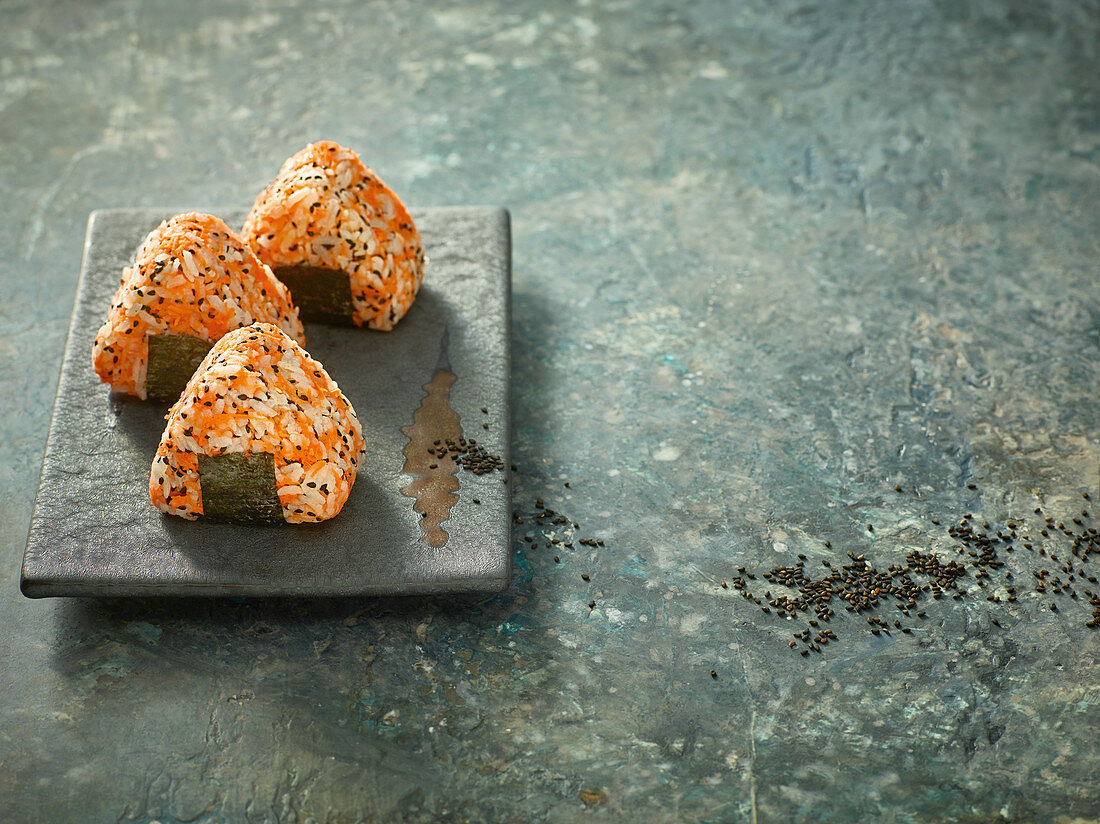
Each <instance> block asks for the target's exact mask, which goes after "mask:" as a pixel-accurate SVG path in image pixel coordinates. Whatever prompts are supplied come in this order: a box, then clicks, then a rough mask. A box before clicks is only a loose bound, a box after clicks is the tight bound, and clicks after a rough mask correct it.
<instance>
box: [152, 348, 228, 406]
mask: <svg viewBox="0 0 1100 824" xmlns="http://www.w3.org/2000/svg"><path fill="white" fill-rule="evenodd" d="M147 340H148V342H149V362H148V366H147V368H146V371H145V395H146V397H148V398H150V399H151V400H155V401H166V402H168V403H175V402H176V401H177V400H179V396H180V395H181V394H182V393H183V390H184V388H185V387H186V386H187V382H188V381H189V380H191V376H192V375H193V374H195V370H196V369H198V368H199V364H201V363H202V359H203V358H205V357H206V353H207V352H209V351H210V349H211V348H212V347H213V346H214V344H212V343H210V342H208V341H205V340H202V339H201V338H196V337H192V336H191V335H170V334H162V335H149V336H148V337H147Z"/></svg>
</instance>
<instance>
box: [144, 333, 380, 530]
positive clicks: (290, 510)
mask: <svg viewBox="0 0 1100 824" xmlns="http://www.w3.org/2000/svg"><path fill="white" fill-rule="evenodd" d="M362 449H363V429H362V427H361V426H360V424H359V420H358V419H357V418H356V417H355V410H353V409H352V407H351V404H350V403H348V400H347V398H345V397H344V395H343V394H342V393H341V392H340V388H339V387H338V386H337V385H336V382H335V381H333V380H332V378H330V377H329V376H328V374H327V373H326V372H325V370H324V367H322V366H321V364H319V363H318V362H317V361H315V360H313V359H312V358H311V357H310V356H309V354H308V353H307V352H305V350H303V349H302V348H301V347H300V346H298V344H296V343H295V342H294V341H293V340H291V339H290V338H289V337H287V336H286V335H285V334H283V332H281V331H280V330H279V329H278V328H277V327H275V326H273V325H271V324H267V323H257V324H254V325H252V326H249V327H247V328H245V329H238V330H236V331H234V332H230V333H229V334H228V335H226V336H225V337H223V338H222V339H221V340H220V341H218V343H217V344H216V345H215V346H214V348H213V349H211V350H210V353H209V354H208V355H207V356H206V359H205V360H203V362H202V365H201V366H200V367H199V369H198V371H196V372H195V374H194V376H193V377H192V378H191V381H190V382H189V383H188V384H187V388H186V389H185V390H184V392H183V394H182V395H181V396H180V399H179V401H177V403H176V405H175V406H173V407H172V409H171V411H170V412H169V414H168V425H167V426H166V427H165V429H164V435H163V436H162V437H161V440H160V447H159V448H158V449H157V456H156V458H155V459H154V460H153V466H152V471H151V472H150V475H149V496H150V499H151V500H152V502H153V505H154V506H156V507H157V508H158V509H160V510H162V511H164V512H168V513H171V514H172V515H179V516H181V517H183V518H190V519H193V518H196V517H198V516H200V515H204V514H205V515H206V516H207V517H213V518H216V519H219V520H257V521H269V520H285V521H289V522H290V523H304V522H310V521H323V520H325V519H327V518H332V517H333V516H335V515H336V514H337V513H338V512H339V511H340V508H341V507H342V506H343V505H344V502H345V501H346V500H347V497H348V493H350V492H351V487H352V484H353V483H355V473H356V468H357V466H358V463H359V455H360V453H361V452H362Z"/></svg>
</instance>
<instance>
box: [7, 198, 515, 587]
mask: <svg viewBox="0 0 1100 824" xmlns="http://www.w3.org/2000/svg"><path fill="white" fill-rule="evenodd" d="M215 214H219V215H220V216H221V217H223V218H224V219H225V220H226V221H227V222H228V223H229V224H230V225H231V226H236V227H239V226H240V225H241V223H242V222H243V220H244V212H243V211H240V210H234V211H228V212H215ZM412 214H413V218H414V219H415V221H416V224H417V226H418V227H419V228H420V230H421V234H422V236H423V240H424V247H425V250H426V252H427V255H428V258H429V264H428V269H427V275H426V277H425V281H424V285H423V287H422V289H421V292H420V295H419V297H418V298H417V300H416V303H415V304H413V306H412V308H411V309H410V310H409V313H408V315H406V317H405V318H404V320H402V321H401V322H400V323H399V324H398V326H397V328H396V329H395V330H394V331H392V332H388V333H385V332H372V331H367V330H362V329H355V328H345V327H334V326H321V325H317V324H307V325H306V349H307V350H308V351H309V352H310V354H311V355H313V357H315V358H316V359H317V360H319V361H321V363H323V364H324V365H325V368H326V369H327V370H328V372H329V374H330V375H332V377H333V378H334V379H335V380H336V381H337V383H339V384H340V387H341V389H342V390H343V391H344V394H345V395H347V397H348V399H349V400H350V401H351V403H352V405H353V406H354V407H355V410H356V412H357V414H358V416H359V419H360V421H361V422H362V424H363V434H364V437H365V440H366V444H367V447H366V454H365V455H364V458H363V462H362V465H361V467H360V470H359V476H358V479H357V480H356V482H355V486H354V487H353V489H352V492H351V496H350V497H349V499H348V502H347V503H346V504H345V506H344V509H343V511H342V512H341V513H340V514H339V515H338V516H337V517H336V518H334V519H332V520H330V521H326V522H324V523H321V524H303V525H290V524H279V525H273V526H253V525H235V524H221V523H204V522H201V521H186V520H183V519H180V518H175V517H172V516H168V515H163V514H162V513H160V512H159V511H157V510H156V509H154V508H153V507H152V505H151V504H150V503H149V495H148V479H149V467H150V463H151V461H152V458H153V455H154V453H155V451H156V447H157V443H158V442H159V440H160V435H161V431H162V429H163V426H164V415H165V412H166V411H167V410H166V407H165V406H164V405H159V404H153V403H146V402H142V401H139V400H137V399H131V398H128V397H122V396H118V395H113V394H111V393H110V392H109V390H108V388H107V387H106V386H105V385H104V384H101V383H100V382H99V380H98V379H97V378H96V375H95V373H94V372H93V371H92V365H91V351H92V341H93V339H94V337H95V333H96V331H97V330H98V329H99V326H100V324H101V323H102V320H103V318H104V317H105V316H106V313H107V309H108V306H109V305H110V302H111V300H112V298H113V296H114V292H115V289H116V288H117V287H118V281H119V276H120V273H121V270H122V267H123V266H125V265H128V264H129V263H130V262H132V259H133V254H134V252H135V251H136V249H137V247H138V245H140V243H141V241H142V240H143V238H144V237H145V235H146V234H147V233H148V232H149V231H150V230H151V229H153V228H154V227H155V226H156V225H157V224H158V223H159V222H160V221H161V220H163V219H165V218H167V217H169V216H170V215H171V213H170V212H165V211H164V210H151V209H112V210H106V211H99V212H95V213H93V214H92V216H91V218H90V220H89V223H88V235H87V239H86V243H85V248H84V262H83V266H82V271H81V276H80V285H79V287H78V289H77V297H76V306H75V308H74V310H73V318H72V322H71V325H70V328H69V339H68V344H67V345H66V348H65V358H64V362H63V364H62V368H61V377H60V380H59V383H58V390H57V400H56V402H55V405H54V410H53V419H52V421H51V423H50V434H49V440H48V442H47V446H46V454H45V458H44V459H43V463H42V475H41V479H40V482H39V489H38V497H37V500H36V502H35V509H34V516H33V518H32V520H31V527H30V534H29V536H28V538H27V550H26V554H25V556H24V559H23V574H22V578H21V588H22V590H23V593H24V594H25V595H27V596H29V597H32V598H39V597H47V596H59V595H82V596H87V595H103V596H135V595H156V594H163V595H293V596H326V595H364V594H379V595H381V594H404V593H443V592H473V591H483V592H485V591H499V590H501V589H503V588H505V587H506V586H507V585H508V581H509V578H510V573H511V568H510V563H511V560H510V559H511V553H510V543H511V542H510V528H511V527H510V523H511V521H510V517H511V516H510V513H511V505H510V500H509V487H508V484H507V483H504V482H503V481H504V480H505V479H506V477H507V476H506V474H505V472H502V471H493V472H489V473H487V474H483V475H475V474H474V473H472V472H467V471H465V470H458V469H456V471H455V473H454V474H455V477H456V478H457V481H458V484H457V490H456V493H455V494H456V495H457V502H455V503H454V504H453V506H452V507H451V509H450V510H449V512H448V513H447V514H448V515H449V519H448V520H445V521H443V523H442V529H443V531H444V532H445V533H446V541H445V543H443V545H442V546H440V547H438V548H437V547H434V546H431V545H430V542H429V540H428V539H427V538H425V537H423V535H422V529H421V526H420V515H419V514H418V513H417V512H416V511H414V509H413V507H414V505H416V500H415V499H414V498H412V497H407V496H406V495H403V494H402V492H401V490H402V489H403V488H405V487H407V486H409V485H410V483H411V482H412V481H414V480H415V479H416V478H415V477H414V476H413V475H410V474H405V472H404V469H405V460H406V459H405V455H404V454H403V453H404V451H405V449H406V445H407V444H409V442H410V438H409V437H408V436H406V435H405V434H404V433H403V431H402V429H403V428H407V427H410V425H411V424H412V423H413V416H414V414H415V413H416V412H417V410H418V408H420V407H421V405H422V402H423V400H424V397H425V386H426V385H427V384H429V383H431V382H433V380H435V379H436V378H437V376H439V375H440V374H443V375H447V376H448V378H447V380H446V381H443V382H442V384H445V385H448V386H449V387H450V389H449V398H447V399H444V403H446V401H447V400H449V406H450V409H449V410H447V412H448V415H449V418H448V419H449V420H450V421H451V424H452V427H453V425H454V415H457V418H458V422H459V423H460V424H461V427H462V432H463V434H464V435H465V437H467V438H476V439H477V441H478V443H479V444H482V445H484V447H485V448H486V449H487V450H488V451H489V452H490V453H493V454H495V455H498V456H500V457H501V458H502V459H503V462H504V466H505V468H507V466H508V451H509V307H510V299H509V293H510V285H511V248H510V247H511V240H510V229H509V219H508V213H507V212H506V211H504V210H503V209H497V208H482V207H454V208H435V209H421V210H412ZM450 375H453V378H451V377H450ZM435 383H436V384H440V385H442V384H441V382H440V381H439V380H435ZM437 405H438V399H437ZM483 407H484V408H486V409H487V410H488V412H487V413H483V412H482V411H481V410H482V408H483ZM451 410H453V413H454V414H451ZM483 423H488V424H489V428H488V429H484V428H483V427H482V424H483ZM430 444H431V442H430V441H429V442H428V445H430ZM474 499H477V500H478V501H480V503H477V504H475V503H474ZM435 534H436V535H437V536H438V534H439V533H435ZM439 540H442V538H439V539H438V540H437V541H436V542H437V543H438V542H439Z"/></svg>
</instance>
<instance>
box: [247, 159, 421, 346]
mask: <svg viewBox="0 0 1100 824" xmlns="http://www.w3.org/2000/svg"><path fill="white" fill-rule="evenodd" d="M241 237H243V238H244V240H245V241H246V242H247V243H248V244H249V245H251V246H252V248H253V249H254V250H255V251H256V254H257V255H258V256H259V258H260V260H262V261H263V262H264V263H266V264H267V265H268V266H270V267H271V268H272V269H273V270H274V272H275V276H276V277H278V278H279V279H280V280H282V281H283V282H284V283H286V284H287V286H289V287H290V291H291V293H292V294H293V295H294V302H295V304H297V306H298V307H299V309H300V310H301V313H302V318H303V319H305V320H308V321H314V320H315V321H320V322H323V323H344V324H351V323H354V324H355V325H356V326H364V325H365V326H368V327H370V328H371V329H381V330H387V331H388V330H390V329H393V326H394V324H395V323H397V322H398V321H399V320H401V318H402V317H404V315H405V313H406V312H407V311H408V310H409V307H410V306H411V305H412V302H413V300H414V299H415V298H416V293H417V291H418V290H419V289H420V283H421V281H422V280H423V279H424V264H425V258H424V250H423V248H422V246H421V243H420V233H419V232H418V231H417V230H416V226H414V225H413V221H412V218H411V217H409V213H408V211H406V209H405V207H404V206H403V205H402V203H401V201H400V200H399V199H398V197H397V195H395V194H394V193H393V192H392V191H391V190H390V188H389V187H388V186H386V184H385V183H383V182H382V181H381V180H379V179H378V176H377V175H375V174H374V172H373V171H371V170H370V169H368V168H367V167H366V166H364V165H363V162H362V161H361V160H360V159H359V156H358V155H357V154H356V153H355V152H353V151H352V150H351V149H346V148H344V147H343V146H341V145H339V144H338V143H333V142H331V141H321V142H319V143H313V144H311V145H309V146H306V148H304V149H302V151H300V152H298V153H297V154H296V155H294V156H293V157H291V158H290V159H289V160H287V161H286V163H284V164H283V167H282V169H281V170H280V171H279V175H278V176H277V177H276V178H275V180H274V181H272V183H271V185H269V186H268V187H267V188H266V189H264V191H263V192H261V193H260V195H259V197H257V198H256V203H255V205H254V206H253V207H252V211H251V212H250V213H249V215H248V219H247V220H245V223H244V228H243V229H242V230H241Z"/></svg>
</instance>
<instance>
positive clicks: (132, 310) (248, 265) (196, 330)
mask: <svg viewBox="0 0 1100 824" xmlns="http://www.w3.org/2000/svg"><path fill="white" fill-rule="evenodd" d="M256 322H267V323H273V324H276V325H277V326H278V327H279V328H280V329H282V330H283V331H284V332H286V333H287V334H288V335H290V336H291V337H292V338H294V339H295V340H296V341H298V342H299V343H301V342H303V340H304V333H303V330H302V323H301V321H300V320H299V319H298V310H297V309H295V308H294V304H293V303H291V300H290V295H289V293H288V291H287V288H286V287H285V286H284V285H283V284H282V283H281V282H280V281H279V280H277V279H276V278H275V276H274V275H273V274H272V273H271V270H270V269H268V268H267V266H265V265H264V264H263V263H262V262H261V261H260V260H259V259H258V258H257V257H256V255H255V254H254V253H253V252H252V250H251V249H249V247H248V245H247V244H246V243H245V242H244V241H243V240H241V238H240V236H239V235H237V233H236V232H234V231H233V230H232V229H230V228H229V227H228V226H226V225H225V223H224V222H223V221H222V220H221V219H219V218H217V217H214V216H213V215H206V214H200V213H198V212H189V213H187V214H181V215H176V216H175V217H173V218H171V219H170V220H166V221H164V222H163V223H161V224H160V226H158V227H157V228H156V229H154V230H153V231H152V232H150V233H149V235H148V236H147V237H146V239H145V242H144V243H142V245H141V248H140V249H138V252H137V255H136V257H135V259H134V265H133V266H129V267H126V268H125V269H123V270H122V281H121V283H120V284H119V287H118V291H117V292H116V294H115V300H114V303H113V304H112V305H111V308H110V310H109V311H108V313H107V320H106V321H105V322H104V323H103V326H102V327H101V328H100V330H99V332H98V334H97V335H96V338H95V344H94V346H93V352H92V360H93V365H94V368H95V371H96V374H97V375H98V376H99V379H100V380H101V381H103V382H104V383H108V384H110V385H111V388H112V389H113V390H114V391H116V392H124V393H127V394H130V395H137V396H138V397H139V398H153V399H156V400H162V401H170V402H171V401H175V400H176V399H177V398H178V397H179V394H180V392H181V391H183V387H184V386H186V385H187V381H188V380H189V379H190V377H191V375H192V373H193V372H194V371H195V367H197V366H198V364H199V363H200V362H201V361H202V359H203V357H204V356H205V355H206V353H207V352H208V351H209V350H210V347H211V346H212V345H213V344H214V342H215V341H217V340H218V339H219V338H221V337H222V336H223V335H224V334H226V333H227V332H229V331H231V330H233V329H239V328H241V327H242V326H249V325H250V324H253V323H256Z"/></svg>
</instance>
